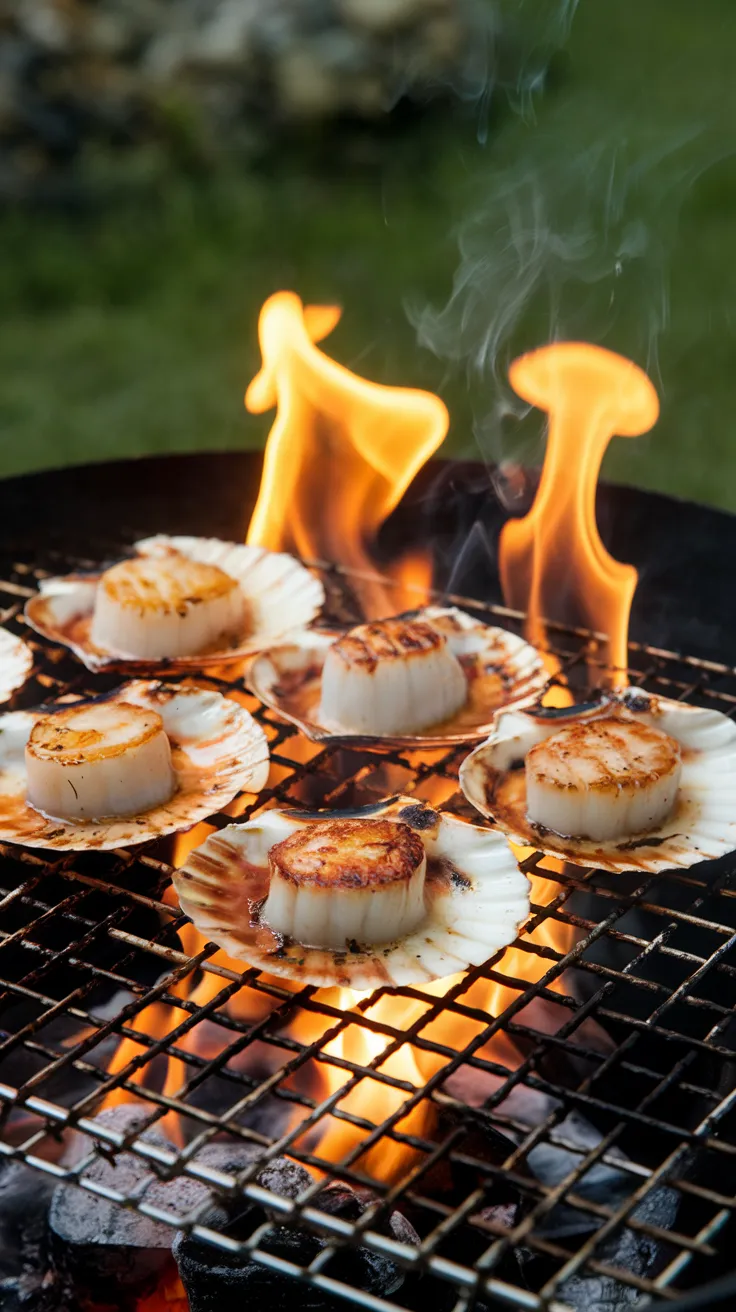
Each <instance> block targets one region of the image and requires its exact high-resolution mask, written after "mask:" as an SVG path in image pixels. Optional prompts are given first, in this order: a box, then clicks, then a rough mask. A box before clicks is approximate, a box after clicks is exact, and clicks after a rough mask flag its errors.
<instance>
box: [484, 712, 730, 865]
mask: <svg viewBox="0 0 736 1312" xmlns="http://www.w3.org/2000/svg"><path fill="white" fill-rule="evenodd" d="M460 787H461V788H462V791H463V792H464V794H465V796H466V797H467V799H468V801H469V802H471V803H472V805H473V806H474V807H476V809H477V810H478V811H480V813H481V815H484V816H486V817H487V818H488V819H489V820H490V821H491V823H492V824H493V825H494V827H495V828H497V829H501V830H503V831H504V833H506V834H507V835H508V836H509V838H510V839H511V841H512V842H516V843H521V844H523V845H524V846H528V847H535V848H537V849H539V850H540V851H542V852H546V853H548V854H549V855H550V856H555V857H561V858H562V859H563V860H565V861H572V862H574V863H575V864H577V865H582V866H598V867H600V868H602V869H604V870H610V871H623V870H647V871H650V872H651V873H655V872H657V871H660V870H672V869H673V868H675V867H679V868H680V869H687V868H688V867H689V866H693V865H695V864H697V862H699V861H707V860H710V859H712V858H715V857H719V856H723V855H724V854H725V853H726V852H732V851H734V849H736V812H735V811H734V797H736V723H734V721H733V720H731V719H730V718H729V717H728V716H726V715H722V714H721V713H720V712H719V711H714V710H711V709H706V708H704V707H701V706H688V705H687V704H686V703H684V702H676V701H671V700H670V699H669V698H668V697H657V696H654V695H652V694H651V693H648V692H646V691H645V690H644V689H642V688H628V689H624V690H623V691H622V692H617V693H609V694H607V695H605V696H604V697H602V698H598V699H596V700H595V701H591V702H588V703H586V704H584V705H581V706H570V707H564V708H553V707H549V706H541V705H539V704H538V703H536V704H534V705H532V704H527V705H525V706H522V705H517V706H516V707H513V708H510V709H509V710H505V711H500V712H499V713H498V715H497V716H496V719H495V724H494V727H493V732H492V733H491V736H490V737H489V738H488V739H487V740H486V742H484V743H481V745H480V746H479V747H476V749H475V751H473V752H471V753H470V755H469V756H467V757H466V758H465V760H464V761H463V763H462V765H461V766H460Z"/></svg>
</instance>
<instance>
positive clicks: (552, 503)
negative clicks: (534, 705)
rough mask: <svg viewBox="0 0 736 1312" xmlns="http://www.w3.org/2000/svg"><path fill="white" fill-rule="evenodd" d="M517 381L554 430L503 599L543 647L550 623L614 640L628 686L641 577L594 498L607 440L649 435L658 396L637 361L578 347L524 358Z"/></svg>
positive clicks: (504, 561)
mask: <svg viewBox="0 0 736 1312" xmlns="http://www.w3.org/2000/svg"><path fill="white" fill-rule="evenodd" d="M509 378H510V380H511V385H512V387H513V388H514V390H515V391H516V392H518V394H519V396H521V397H523V399H524V400H525V401H529V402H530V403H531V404H532V405H535V406H539V407H540V408H541V409H543V410H546V411H547V412H548V414H549V433H548V438H547V454H546V457H545V461H544V467H543V470H542V476H541V479H540V482H539V488H538V490H537V495H536V498H535V501H534V505H533V506H532V509H531V510H530V512H529V514H528V515H526V516H525V517H524V518H523V519H513V520H510V521H509V523H508V524H506V525H505V527H504V529H503V532H502V534H501V550H500V564H501V582H502V585H503V591H504V596H505V598H506V601H507V603H508V604H509V605H510V606H513V607H515V608H516V609H518V610H523V611H526V612H527V614H528V622H527V633H528V636H529V638H530V640H531V641H532V642H534V643H536V644H537V645H543V643H544V634H545V631H544V621H545V620H557V621H562V622H564V623H568V624H575V625H580V626H582V627H584V628H586V629H588V630H590V631H591V632H593V633H599V634H604V635H606V637H607V653H606V656H605V664H606V666H608V667H609V669H610V670H611V671H612V672H611V673H610V675H609V678H610V681H611V682H612V683H613V684H621V683H623V682H625V678H626V675H625V671H626V666H627V664H628V657H627V651H628V632H629V615H630V611H631V603H632V600H633V597H634V590H635V588H636V583H637V573H636V570H635V569H634V568H633V566H631V565H622V564H620V563H619V562H618V561H616V560H614V559H613V557H612V556H610V555H609V553H608V552H607V551H606V548H605V547H604V545H603V543H602V541H601V539H600V535H599V533H598V526H597V523H596V514H595V493H596V485H597V482H598V474H599V471H600V467H601V461H602V460H603V456H604V453H605V450H606V447H607V446H608V443H609V441H610V440H611V438H612V437H613V435H614V434H615V433H618V434H619V435H620V436H622V437H638V436H639V435H640V434H642V433H646V432H648V431H649V429H650V428H651V427H652V425H653V424H654V423H655V422H656V420H657V417H658V415H659V401H658V399H657V394H656V392H655V390H654V387H653V386H652V384H651V382H650V381H649V379H648V378H647V375H646V374H645V373H643V372H642V370H641V369H639V368H638V367H637V366H636V365H635V364H633V363H632V362H631V361H630V360H626V359H624V357H623V356H620V355H615V354H614V353H613V352H612V351H606V350H604V349H603V348H602V347H599V346H591V345H589V344H586V343H579V342H560V343H556V344H554V345H552V346H543V347H542V348H541V349H540V350H537V351H531V352H530V353H529V354H528V355H523V356H521V358H520V359H518V360H516V361H515V362H514V363H513V364H512V366H511V369H510V371H509Z"/></svg>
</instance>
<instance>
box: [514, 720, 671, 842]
mask: <svg viewBox="0 0 736 1312" xmlns="http://www.w3.org/2000/svg"><path fill="white" fill-rule="evenodd" d="M681 770H682V759H681V751H680V744H679V743H677V742H675V740H674V738H670V736H669V734H666V733H662V732H661V731H660V730H659V729H654V728H653V727H652V726H651V725H649V724H642V723H641V721H638V720H635V719H631V718H629V716H627V715H607V716H602V717H601V718H600V719H595V720H584V721H583V722H582V723H580V724H571V725H568V726H567V728H565V729H561V730H560V732H559V733H555V734H552V737H551V738H545V739H544V741H543V742H541V743H537V745H536V747H532V748H531V749H530V751H529V752H528V753H527V756H526V761H525V773H526V802H527V815H528V817H529V819H530V820H531V821H532V823H533V824H535V825H542V826H543V827H544V828H545V829H551V830H554V831H556V832H557V833H559V834H570V835H575V836H578V837H581V838H597V839H602V840H603V839H616V838H624V837H626V835H631V834H639V833H642V832H643V831H644V830H646V829H654V828H655V827H656V826H657V825H660V824H661V823H662V822H663V821H664V820H666V819H667V816H668V815H669V814H670V812H671V811H672V809H673V807H674V805H675V802H676V800H677V790H678V788H679V786H680V774H681Z"/></svg>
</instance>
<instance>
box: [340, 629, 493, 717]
mask: <svg viewBox="0 0 736 1312" xmlns="http://www.w3.org/2000/svg"><path fill="white" fill-rule="evenodd" d="M467 696H468V683H467V679H466V677H465V674H464V672H463V668H462V666H461V664H460V662H459V661H458V660H457V658H456V657H455V656H453V654H452V652H451V651H450V648H449V646H448V644H447V640H446V638H445V637H444V635H443V634H442V633H440V632H439V631H438V630H437V629H436V628H435V627H434V626H433V625H431V624H428V623H426V622H424V621H422V620H410V619H390V620H380V621H378V622H376V623H374V624H361V625H359V626H358V627H357V628H355V629H351V631H350V632H349V633H347V634H346V635H345V637H344V638H340V640H339V641H338V642H335V643H333V644H332V646H331V647H330V648H329V650H328V652H327V655H326V657H325V663H324V669H323V672H322V701H321V707H320V712H321V717H322V719H323V720H324V722H325V724H328V725H333V726H335V727H338V728H342V729H347V730H349V731H350V732H351V733H361V732H363V733H370V734H381V733H416V732H417V731H418V730H420V729H424V728H426V727H427V725H430V724H437V723H439V722H440V721H441V720H446V719H448V718H449V717H450V716H451V715H454V713H455V712H456V711H457V710H459V708H460V707H461V706H462V705H463V703H464V702H465V700H466V699H467Z"/></svg>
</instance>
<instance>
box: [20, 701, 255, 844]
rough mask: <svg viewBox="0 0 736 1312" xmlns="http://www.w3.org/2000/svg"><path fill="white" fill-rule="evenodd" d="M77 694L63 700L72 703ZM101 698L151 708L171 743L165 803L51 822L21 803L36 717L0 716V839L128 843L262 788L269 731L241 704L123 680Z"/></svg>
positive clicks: (191, 821) (183, 825)
mask: <svg viewBox="0 0 736 1312" xmlns="http://www.w3.org/2000/svg"><path fill="white" fill-rule="evenodd" d="M78 700H82V699H76V698H65V699H64V700H63V702H59V703H57V705H59V706H61V705H64V706H69V705H70V704H71V703H72V702H73V701H78ZM99 700H105V701H116V700H120V701H126V702H133V704H134V705H136V706H143V707H145V708H147V709H148V710H152V711H156V712H157V713H158V714H159V715H160V716H161V718H162V720H163V723H164V729H165V730H166V733H167V734H168V738H169V742H170V744H171V758H172V764H173V766H174V773H175V775H176V781H177V791H176V792H175V793H174V796H173V797H172V798H171V799H170V800H169V801H168V802H166V803H165V804H164V805H163V806H156V807H154V808H152V809H151V810H150V811H145V812H143V813H142V814H141V815H137V816H132V817H130V816H126V817H125V818H122V819H109V820H87V821H85V820H76V821H73V820H52V819H49V818H48V817H47V816H44V815H42V814H41V813H40V812H39V811H36V810H34V808H33V807H32V806H30V805H29V803H28V802H27V801H26V768H25V746H26V743H27V741H28V736H29V734H30V732H31V729H32V728H33V725H34V724H35V722H36V720H38V719H39V718H40V716H41V715H44V714H48V713H49V711H50V710H51V707H45V708H42V709H39V710H35V711H8V712H6V714H5V715H0V841H2V842H6V843H19V844H21V846H23V847H44V848H54V849H55V850H57V851H72V852H74V851H82V850H83V849H86V848H95V849H97V850H99V851H104V850H106V849H108V848H112V847H128V846H129V845H130V844H131V843H144V842H146V841H147V840H148V839H152V838H161V837H162V835H164V834H171V833H174V832H176V831H177V830H180V829H190V828H191V827H192V825H195V824H197V823H198V821H200V820H205V819H206V818H207V817H208V816H210V815H212V814H213V812H215V811H218V810H220V808H221V807H223V806H226V805H227V803H228V802H231V801H232V800H233V798H234V797H235V796H236V795H237V794H238V793H239V792H250V793H259V792H260V791H261V789H262V788H263V787H264V786H265V784H266V780H267V778H268V770H269V754H268V743H267V741H266V736H265V734H264V732H263V730H262V729H261V727H260V725H258V724H257V723H256V721H255V720H254V719H253V717H252V716H251V715H249V714H248V712H247V711H246V710H245V709H244V707H242V706H240V705H239V703H238V702H235V701H232V700H231V699H230V698H227V697H223V696H221V694H220V693H217V692H208V691H206V690H204V689H202V688H194V687H189V686H187V685H179V686H176V685H174V684H166V683H159V682H154V683H147V682H144V681H143V680H136V681H135V682H133V683H126V684H123V686H122V687H120V688H117V689H116V690H115V692H113V693H109V694H105V695H104V696H103V697H102V698H100V699H99Z"/></svg>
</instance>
